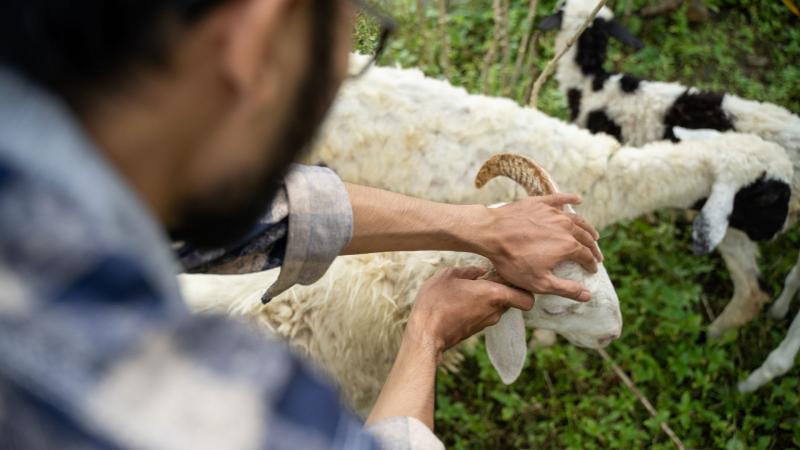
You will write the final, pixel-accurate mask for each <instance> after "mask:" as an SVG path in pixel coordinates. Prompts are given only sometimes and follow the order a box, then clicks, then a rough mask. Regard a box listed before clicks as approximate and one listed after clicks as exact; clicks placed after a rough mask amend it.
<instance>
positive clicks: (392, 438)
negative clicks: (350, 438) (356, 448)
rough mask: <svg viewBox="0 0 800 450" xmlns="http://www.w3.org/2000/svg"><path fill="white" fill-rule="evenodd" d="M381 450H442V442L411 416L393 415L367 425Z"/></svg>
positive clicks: (368, 430)
mask: <svg viewBox="0 0 800 450" xmlns="http://www.w3.org/2000/svg"><path fill="white" fill-rule="evenodd" d="M367 432H369V433H370V434H372V435H373V436H374V437H375V439H376V440H377V441H378V443H379V444H380V446H381V450H444V444H442V441H440V440H439V438H437V437H436V435H435V434H433V431H431V430H430V428H428V427H427V426H425V424H423V423H422V422H420V421H419V420H417V419H415V418H413V417H393V418H391V419H386V420H384V421H382V422H378V423H376V424H375V425H371V426H369V427H367Z"/></svg>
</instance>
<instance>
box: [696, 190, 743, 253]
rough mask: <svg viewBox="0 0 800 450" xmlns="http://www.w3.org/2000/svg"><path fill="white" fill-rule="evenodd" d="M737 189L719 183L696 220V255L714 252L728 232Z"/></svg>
mask: <svg viewBox="0 0 800 450" xmlns="http://www.w3.org/2000/svg"><path fill="white" fill-rule="evenodd" d="M735 198H736V188H735V187H733V186H731V185H728V184H722V183H718V184H715V185H714V186H713V187H712V188H711V195H710V196H709V197H708V200H706V204H705V205H703V209H701V210H700V214H698V215H697V217H696V218H695V219H694V224H693V227H692V241H693V250H694V253H695V255H705V254H708V253H710V252H711V251H712V250H714V249H715V248H716V247H717V245H719V243H720V242H722V239H723V238H724V237H725V233H727V232H728V218H729V217H730V215H731V212H732V211H733V201H734V199H735Z"/></svg>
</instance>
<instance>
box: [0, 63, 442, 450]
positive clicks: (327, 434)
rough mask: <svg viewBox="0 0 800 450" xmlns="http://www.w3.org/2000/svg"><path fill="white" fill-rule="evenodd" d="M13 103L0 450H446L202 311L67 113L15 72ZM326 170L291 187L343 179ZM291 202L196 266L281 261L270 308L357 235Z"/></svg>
mask: <svg viewBox="0 0 800 450" xmlns="http://www.w3.org/2000/svg"><path fill="white" fill-rule="evenodd" d="M0 99H2V102H0V449H26V450H27V449H63V450H69V449H100V448H103V449H108V448H119V449H132V448H136V449H139V448H142V449H144V448H152V449H214V450H219V449H256V448H266V449H292V450H297V449H303V450H314V449H373V448H378V447H377V442H378V441H380V442H381V445H383V446H384V447H383V448H392V449H410V448H438V446H439V445H440V444H438V441H436V440H435V438H432V439H431V436H432V435H431V436H424V439H423V440H425V439H427V440H425V442H428V443H433V444H431V445H433V447H431V446H428V444H425V445H420V446H415V444H414V440H415V439H414V436H415V435H416V436H420V435H421V434H420V433H422V435H424V433H425V432H426V431H425V430H427V429H424V430H420V426H421V424H420V423H419V422H416V421H414V420H413V419H408V418H397V419H393V420H390V421H388V422H386V423H384V424H379V425H378V426H376V427H375V428H373V429H371V430H368V431H365V430H364V429H362V424H361V423H360V421H359V420H358V419H357V418H356V417H354V416H353V414H351V413H350V412H349V411H348V410H346V409H345V408H343V407H342V406H341V404H340V401H339V397H338V394H337V393H336V391H335V390H333V389H332V388H331V387H330V386H329V385H328V384H327V383H326V382H325V381H323V380H322V379H321V378H319V377H318V375H317V374H316V372H315V371H313V370H310V369H309V367H307V366H306V364H305V363H304V362H303V361H301V360H299V359H298V358H296V357H295V356H293V355H292V354H291V353H290V352H289V351H288V350H287V349H286V348H285V346H284V344H282V343H278V342H272V341H268V340H265V339H264V338H263V337H262V335H261V334H260V333H256V332H254V331H253V330H249V329H248V328H247V327H246V326H244V325H241V324H238V323H233V322H231V321H229V320H227V319H226V318H223V317H213V316H211V317H200V316H193V315H190V313H189V312H188V311H187V309H186V307H185V306H184V304H183V302H182V301H181V298H180V295H179V292H178V289H177V282H176V279H175V276H174V274H175V273H176V271H177V270H178V264H177V263H176V260H175V258H174V255H173V254H172V252H171V250H172V249H171V248H170V247H171V246H170V244H169V242H168V241H167V239H166V238H165V235H164V233H163V230H161V229H160V227H158V226H157V225H156V223H155V221H154V220H153V219H152V216H151V214H150V213H149V212H148V210H147V209H146V208H145V207H144V205H143V204H142V203H141V202H140V200H139V199H138V198H137V197H136V196H135V195H134V194H133V193H132V192H131V191H130V189H129V188H128V187H127V186H126V185H125V184H124V183H123V182H122V181H121V180H120V179H119V177H118V175H117V174H116V173H115V171H114V170H113V169H112V167H111V166H110V165H109V164H108V163H107V162H106V161H105V160H104V159H103V158H102V157H101V156H99V155H100V153H98V152H97V151H96V150H95V149H94V148H93V145H92V143H91V142H90V141H89V139H88V138H87V137H86V136H85V135H84V134H83V132H82V130H81V127H80V126H79V124H78V123H77V122H76V121H75V120H74V119H73V117H72V115H71V114H70V113H69V111H68V110H67V109H66V108H64V107H63V106H62V105H61V104H60V103H59V102H58V101H57V100H56V99H54V98H52V97H50V96H49V95H48V94H46V93H44V92H42V91H40V90H39V89H37V88H35V87H33V86H31V85H30V84H28V83H26V82H25V81H23V80H21V79H19V78H18V77H16V76H15V75H13V74H12V73H10V72H8V71H5V70H3V69H2V68H0ZM315 171H323V169H299V170H297V171H296V174H294V175H292V177H293V178H295V179H296V180H295V181H294V183H295V184H296V185H297V186H302V185H303V180H306V181H307V180H308V179H309V177H315V179H316V177H321V178H323V179H324V178H325V177H326V176H327V177H328V179H332V175H331V174H330V173H328V174H327V175H326V174H325V173H323V172H315ZM292 177H290V178H292ZM338 183H339V184H340V185H341V182H338ZM323 184H324V183H323ZM338 189H339V191H338V192H341V191H343V187H341V186H340V187H338ZM295 191H296V192H295V193H293V192H292V189H291V188H288V189H286V190H285V191H284V192H283V193H282V194H281V197H279V199H278V201H277V202H276V203H275V205H273V208H271V210H270V212H269V213H268V214H267V216H266V217H265V220H264V221H263V222H262V224H261V226H260V227H259V229H258V231H257V232H256V233H254V235H252V236H251V237H250V239H249V240H247V241H246V242H241V243H239V244H237V245H236V246H233V247H231V248H229V249H225V250H224V251H221V252H216V253H213V254H201V253H198V252H192V251H191V250H188V249H185V248H182V249H179V250H180V251H182V256H183V258H184V261H185V262H186V263H187V264H188V265H190V266H192V268H194V269H195V270H215V269H219V270H223V269H224V270H228V271H233V272H242V271H247V270H261V269H264V268H266V267H269V266H271V265H274V264H279V263H284V268H283V269H282V274H281V277H280V278H279V280H278V283H277V285H276V286H273V287H272V288H271V292H272V295H275V294H277V293H279V292H280V291H282V290H283V289H285V288H286V287H288V286H291V285H292V284H294V283H297V282H301V283H308V282H313V281H314V280H315V279H316V278H318V277H319V276H321V274H322V273H324V271H325V268H327V264H329V263H330V260H332V258H333V257H334V255H335V253H336V252H338V250H340V249H341V247H342V246H343V245H345V243H346V242H347V240H348V239H349V237H350V235H349V233H350V228H349V227H350V226H351V218H350V217H349V215H348V214H349V204H347V206H346V207H347V209H348V212H347V213H344V214H343V215H342V214H339V215H337V214H336V211H334V212H333V213H332V214H327V215H326V214H322V215H321V216H320V215H319V214H317V216H320V217H321V219H320V218H319V217H318V218H317V219H318V220H311V221H310V222H309V221H308V220H307V219H308V218H304V217H303V214H305V213H308V214H310V213H311V208H310V205H312V204H315V203H314V202H313V201H309V200H314V199H309V198H307V197H308V196H309V195H310V194H308V192H311V191H308V190H306V191H303V190H302V189H299V188H298V189H296V190H295ZM304 192H305V193H304ZM330 195H334V194H330ZM338 195H341V194H338ZM345 195H346V194H345ZM293 198H296V199H297V203H298V204H299V205H300V206H298V208H297V209H298V216H297V220H295V216H294V215H293V213H290V212H292V211H291V210H293V209H294V203H295V202H294V201H293ZM321 198H323V199H325V197H321ZM317 200H318V199H317ZM327 200H328V201H331V200H333V199H332V198H328V199H327ZM304 201H305V202H306V203H305V206H303V205H304V203H303V202H304ZM289 205H291V206H292V208H289ZM320 206H322V207H323V208H322V209H324V204H319V203H316V207H317V208H319V207H320ZM293 222H295V223H293ZM326 230H328V231H326ZM320 233H321V234H320ZM320 239H322V240H320ZM321 242H327V244H326V245H315V244H320V243H321ZM226 268H227V269H226ZM283 272H285V273H283ZM315 277H316V278H315ZM423 428H424V427H423ZM427 433H430V432H429V431H428V432H427ZM420 442H422V441H420Z"/></svg>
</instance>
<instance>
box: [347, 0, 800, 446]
mask: <svg viewBox="0 0 800 450" xmlns="http://www.w3.org/2000/svg"><path fill="white" fill-rule="evenodd" d="M659 1H660V0H616V1H614V0H612V1H611V2H609V7H611V8H612V9H613V10H614V11H615V13H616V15H617V17H618V18H619V20H620V21H621V22H622V23H623V24H624V25H625V26H626V27H627V28H628V29H629V30H631V31H632V32H633V33H634V34H635V35H637V36H639V37H640V38H642V39H643V40H644V42H645V43H646V44H647V47H646V48H645V49H643V50H641V51H639V52H637V53H631V51H630V49H627V48H623V47H621V46H619V45H618V44H616V42H614V41H613V40H612V49H611V51H610V54H609V62H608V67H607V69H609V70H614V71H624V72H628V73H632V74H635V75H637V76H639V77H641V78H644V79H652V80H661V81H679V82H682V83H684V84H688V85H693V86H697V87H700V88H704V89H710V90H715V91H725V92H731V93H734V94H737V95H740V96H743V97H746V98H750V99H755V100H761V101H770V102H774V103H777V104H779V105H783V106H785V107H787V108H789V109H791V110H792V111H793V112H795V113H798V112H800V18H798V17H797V16H795V15H793V14H792V12H791V11H790V9H789V8H788V7H787V5H786V4H784V2H782V1H781V0H761V1H748V0H702V2H701V1H700V0H694V1H692V0H689V1H683V2H681V1H676V2H673V3H674V4H675V5H673V6H677V9H674V10H671V11H666V12H664V13H662V14H657V15H652V16H647V17H645V16H643V15H642V14H640V13H641V12H642V10H643V8H647V7H652V6H653V5H654V4H657V3H659ZM554 3H555V1H554V0H539V1H538V5H537V8H536V13H537V14H536V16H537V20H534V21H533V23H536V22H537V21H538V20H540V19H541V18H543V17H545V16H547V15H549V14H550V13H552V12H553V8H554ZM698 3H700V6H701V9H702V11H700V12H701V13H702V14H700V17H698V13H697V11H696V7H697V4H698ZM531 4H532V2H529V1H528V0H500V1H495V2H492V1H489V0H482V1H478V0H451V1H450V2H447V1H446V0H445V1H436V2H434V1H431V0H416V1H415V0H398V1H393V2H384V4H383V8H384V9H385V10H387V11H388V12H390V13H391V14H392V15H393V16H394V17H395V18H397V19H398V21H399V23H400V29H399V30H398V32H397V34H396V35H395V36H394V37H393V38H392V40H391V41H390V47H389V49H388V51H387V52H386V54H385V55H384V57H383V58H382V61H381V63H382V64H391V65H400V66H403V67H418V68H420V69H422V70H423V71H424V72H425V73H426V74H428V75H430V76H434V77H439V78H447V79H448V80H450V82H451V83H453V84H455V85H460V86H463V87H464V88H466V89H467V90H469V91H470V92H474V93H486V94H488V95H502V96H507V97H511V98H513V99H516V100H517V101H519V102H520V103H523V104H525V103H527V96H528V95H529V91H530V85H531V83H532V79H535V77H536V76H537V75H538V73H539V71H540V70H541V69H543V67H544V65H545V64H546V62H547V60H549V59H550V58H551V57H552V53H553V50H552V49H553V39H554V32H551V33H546V34H540V33H536V32H534V31H533V30H532V27H531V21H530V19H529V17H530V15H529V11H530V7H531ZM497 5H500V7H501V11H500V15H501V16H502V17H507V20H501V21H498V23H499V24H500V28H501V29H500V30H496V26H495V25H496V21H495V8H496V6H497ZM493 6H495V8H493ZM693 8H695V9H694V10H693ZM503 30H507V32H504V31H503ZM357 31H358V32H357V37H358V46H359V48H362V49H363V48H368V47H370V45H371V42H372V41H373V40H374V36H375V34H374V33H373V32H372V31H371V30H370V29H369V27H368V26H366V25H364V24H362V25H361V27H360V28H359V29H358V30H357ZM496 32H498V33H499V34H498V36H499V38H500V39H499V45H494V44H493V43H494V42H498V41H497V39H496V38H495V37H494V36H495V33H496ZM526 42H528V43H530V45H528V44H525V43H526ZM493 47H495V50H494V51H492V48H493ZM556 88H557V87H556V83H555V81H554V80H551V81H550V82H549V83H548V84H547V85H546V87H545V89H544V90H543V91H542V93H541V95H540V98H539V109H541V110H542V111H544V112H546V113H547V114H550V115H553V116H556V117H560V118H562V119H565V118H566V117H567V108H566V101H565V99H564V98H563V96H561V94H560V93H559V92H558V91H557V89H556ZM690 233H691V230H690V222H689V221H688V220H687V217H686V216H685V214H684V213H682V212H663V213H659V214H657V215H653V216H651V217H646V218H642V219H639V220H635V221H632V222H630V223H625V224H620V225H617V226H613V227H610V228H608V229H606V230H603V232H602V234H603V239H602V241H601V243H602V246H603V250H604V253H605V255H606V261H607V263H606V265H607V267H608V269H609V272H610V274H611V277H612V279H613V280H614V282H615V285H616V286H617V288H618V293H619V297H620V301H621V303H622V308H623V314H624V319H625V329H624V334H623V336H622V337H621V338H620V339H619V340H618V341H617V342H615V343H614V344H612V345H611V346H610V347H609V349H608V352H609V354H610V355H611V356H612V358H614V360H615V361H616V362H617V363H618V364H619V365H620V366H622V367H623V369H624V370H625V371H626V372H627V373H628V374H629V375H630V376H631V377H632V378H633V380H634V382H635V383H637V385H638V387H639V389H640V390H641V391H642V392H643V393H644V394H645V395H646V396H647V397H648V398H649V399H650V400H651V401H652V403H653V404H654V406H655V407H656V409H657V410H658V411H659V415H660V416H659V419H660V420H666V421H667V422H668V423H669V425H670V426H671V427H672V429H673V430H674V431H675V432H676V434H677V435H678V436H679V437H680V438H681V439H682V440H683V441H684V443H685V444H686V446H687V447H688V448H698V449H699V448H725V449H732V450H733V449H748V448H754V449H783V448H796V447H800V405H799V404H798V394H800V391H799V388H800V385H799V384H798V376H799V375H800V366H798V367H796V368H795V369H793V370H792V371H791V372H790V373H789V374H787V375H786V376H784V377H782V378H779V379H777V380H776V381H775V382H774V383H772V384H770V385H768V386H766V387H764V388H762V389H761V390H760V391H758V392H757V393H755V394H751V395H741V394H739V393H738V392H737V391H736V388H735V386H736V383H737V381H739V380H741V379H743V378H744V377H746V376H747V374H748V373H749V372H750V371H751V370H753V369H755V368H757V367H758V366H759V365H760V364H761V363H762V362H763V361H764V359H765V358H766V357H767V355H768V354H769V352H770V351H771V350H772V349H774V348H775V347H776V346H777V345H778V344H779V343H780V342H781V340H782V339H783V337H784V336H785V333H786V330H787V328H788V324H789V319H791V318H792V317H794V315H795V314H797V311H798V307H797V305H795V306H794V307H793V308H792V310H791V311H790V314H789V316H788V317H789V319H787V320H784V321H774V320H771V319H769V318H767V317H766V315H762V316H761V317H759V318H758V319H757V320H756V321H754V322H752V323H751V324H749V325H747V326H745V327H744V328H742V329H740V330H739V331H737V332H733V333H730V334H729V335H726V336H725V337H723V338H722V339H719V340H715V341H708V340H706V339H705V335H704V329H705V327H706V326H707V325H708V324H709V323H710V321H711V316H712V315H713V314H715V313H719V312H720V311H722V308H723V307H724V306H725V304H726V303H727V301H728V299H729V298H730V296H731V293H732V291H731V285H730V278H729V275H728V274H727V271H726V270H725V267H724V264H723V263H722V260H721V259H720V257H719V256H718V255H717V254H713V255H711V256H708V257H695V256H693V255H692V252H691V236H690ZM762 249H763V257H762V260H761V268H762V271H763V278H764V283H765V286H767V288H768V289H769V290H770V292H771V293H772V294H773V296H777V294H778V293H779V292H780V289H781V286H782V282H783V278H784V276H785V275H786V274H787V273H788V271H789V268H790V267H791V266H792V264H794V262H795V260H796V258H797V251H798V250H799V249H800V233H798V232H797V231H791V232H789V233H786V234H784V235H783V236H781V237H780V238H778V239H777V240H776V241H775V242H771V243H769V244H767V245H764V246H762ZM798 303H800V302H798ZM436 426H437V430H436V431H437V433H438V434H440V435H441V436H442V437H443V439H444V440H445V442H446V444H447V446H448V448H454V449H512V448H559V449H560V448H574V449H592V448H623V449H639V448H674V447H673V445H672V443H671V442H670V441H669V439H668V438H667V436H666V435H665V434H664V433H663V432H662V431H661V430H660V428H659V425H658V421H656V420H653V419H652V418H651V417H650V415H649V414H648V413H647V412H646V411H645V409H644V408H643V407H642V406H641V405H640V404H639V403H638V401H637V400H636V398H635V397H634V396H633V395H632V394H631V393H630V392H629V391H628V389H627V388H626V387H625V386H624V385H623V384H622V383H621V382H620V381H619V380H618V379H617V378H616V376H615V375H614V373H613V372H612V371H611V369H610V368H609V367H608V366H607V365H606V364H605V363H604V362H603V360H602V359H601V358H600V357H599V356H598V355H597V354H596V353H594V352H591V351H586V350H581V349H576V348H574V347H571V346H569V345H567V344H565V343H564V342H563V341H560V342H559V344H557V345H556V346H554V347H552V348H547V349H539V350H536V351H532V352H531V353H530V358H529V362H528V366H527V367H526V369H525V370H524V372H523V375H522V377H521V378H520V379H519V380H518V381H517V382H516V383H515V384H514V385H512V386H504V385H503V384H502V383H501V382H500V380H499V378H498V377H497V375H496V374H495V373H494V371H493V369H492V368H491V365H490V363H489V361H488V358H487V356H486V353H485V351H484V349H483V348H482V346H478V347H477V348H476V349H475V351H474V352H473V353H472V354H471V355H469V357H468V358H467V361H466V363H465V364H464V365H463V367H462V370H461V371H460V372H459V373H455V374H444V375H442V376H440V378H439V381H438V395H437V412H436Z"/></svg>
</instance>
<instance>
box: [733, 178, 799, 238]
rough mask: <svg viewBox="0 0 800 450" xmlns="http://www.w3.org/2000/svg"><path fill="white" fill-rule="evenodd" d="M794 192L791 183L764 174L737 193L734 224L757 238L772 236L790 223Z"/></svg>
mask: <svg viewBox="0 0 800 450" xmlns="http://www.w3.org/2000/svg"><path fill="white" fill-rule="evenodd" d="M791 193H792V191H791V189H790V188H789V185H788V184H787V183H785V182H783V181H780V180H772V179H766V177H765V176H764V175H762V176H761V178H759V179H758V180H756V181H755V182H754V183H753V184H750V185H749V186H746V187H744V188H742V189H740V190H739V192H737V193H736V198H735V199H734V201H733V212H732V213H731V215H730V218H729V224H730V226H732V227H733V228H736V229H739V230H742V231H744V232H745V233H747V236H748V237H749V238H750V239H752V240H754V241H766V240H768V239H772V238H773V237H774V236H775V235H776V234H777V233H778V232H779V231H781V229H782V228H783V225H784V223H786V217H787V216H788V214H789V197H790V196H791Z"/></svg>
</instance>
